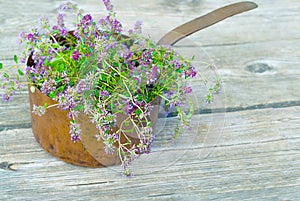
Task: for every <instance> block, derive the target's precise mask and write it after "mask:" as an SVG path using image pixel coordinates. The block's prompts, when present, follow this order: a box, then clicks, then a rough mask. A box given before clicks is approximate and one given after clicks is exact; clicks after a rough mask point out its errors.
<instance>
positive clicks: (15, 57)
mask: <svg viewBox="0 0 300 201" xmlns="http://www.w3.org/2000/svg"><path fill="white" fill-rule="evenodd" d="M14 61H15V63H16V64H18V63H19V62H18V57H17V55H14Z"/></svg>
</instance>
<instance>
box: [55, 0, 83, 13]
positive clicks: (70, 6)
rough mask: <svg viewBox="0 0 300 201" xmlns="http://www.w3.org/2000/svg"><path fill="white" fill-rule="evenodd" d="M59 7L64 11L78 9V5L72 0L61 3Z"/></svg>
mask: <svg viewBox="0 0 300 201" xmlns="http://www.w3.org/2000/svg"><path fill="white" fill-rule="evenodd" d="M59 9H60V10H62V11H65V10H70V11H76V10H78V5H77V4H76V3H74V2H72V1H68V2H65V3H63V4H61V5H60V6H59Z"/></svg>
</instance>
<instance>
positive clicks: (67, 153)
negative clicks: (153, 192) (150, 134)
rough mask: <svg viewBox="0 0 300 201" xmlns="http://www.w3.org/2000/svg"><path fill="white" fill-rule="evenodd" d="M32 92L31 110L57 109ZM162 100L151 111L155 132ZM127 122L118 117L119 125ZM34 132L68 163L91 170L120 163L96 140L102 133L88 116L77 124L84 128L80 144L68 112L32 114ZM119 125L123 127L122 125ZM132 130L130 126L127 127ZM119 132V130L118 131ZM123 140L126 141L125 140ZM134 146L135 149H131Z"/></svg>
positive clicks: (52, 102)
mask: <svg viewBox="0 0 300 201" xmlns="http://www.w3.org/2000/svg"><path fill="white" fill-rule="evenodd" d="M28 91H29V99H30V108H31V111H32V109H33V105H37V106H40V105H44V103H47V105H53V104H56V103H57V102H56V101H53V100H52V99H50V98H49V97H47V96H46V95H44V94H42V93H41V92H40V91H39V90H38V89H35V91H34V93H33V92H32V91H31V90H28ZM159 102H160V100H159V99H156V100H155V101H153V104H154V106H155V107H154V108H153V110H152V111H151V114H150V117H149V118H150V119H151V121H152V126H153V129H154V128H155V123H156V120H157V116H158V103H159ZM124 118H126V117H125V116H124V115H119V116H117V122H118V121H122V120H123V119H124ZM31 121H32V131H33V134H34V136H35V139H36V140H37V142H38V143H39V144H40V145H41V146H42V147H43V148H44V149H45V150H46V151H47V152H49V153H50V154H51V155H53V156H55V157H56V158H59V159H61V160H63V161H65V162H68V163H71V164H75V165H79V166H87V167H105V166H110V165H115V164H119V163H120V158H119V156H118V155H117V154H116V153H115V154H106V153H105V149H104V143H103V141H101V140H100V141H98V140H97V139H96V138H95V137H94V136H95V134H97V133H98V131H97V129H96V127H95V125H94V124H93V123H91V122H90V120H89V118H88V117H87V116H86V115H85V114H83V113H82V114H80V115H79V118H78V119H77V121H78V122H79V123H80V124H81V129H82V135H81V140H80V141H79V142H76V143H74V142H73V141H71V138H70V134H69V125H70V119H69V118H68V117H67V111H64V110H60V109H58V108H57V107H51V108H49V109H48V110H47V112H46V113H45V114H44V115H43V116H37V115H35V114H33V113H32V114H31ZM117 125H120V123H119V124H118V123H117ZM127 126H128V125H127ZM116 129H117V128H116ZM127 137H129V138H130V140H131V141H132V143H134V144H137V143H139V139H138V137H137V135H136V133H130V134H129V135H128V136H127ZM121 140H122V141H123V140H125V137H124V136H123V137H122V136H121ZM131 146H132V145H131Z"/></svg>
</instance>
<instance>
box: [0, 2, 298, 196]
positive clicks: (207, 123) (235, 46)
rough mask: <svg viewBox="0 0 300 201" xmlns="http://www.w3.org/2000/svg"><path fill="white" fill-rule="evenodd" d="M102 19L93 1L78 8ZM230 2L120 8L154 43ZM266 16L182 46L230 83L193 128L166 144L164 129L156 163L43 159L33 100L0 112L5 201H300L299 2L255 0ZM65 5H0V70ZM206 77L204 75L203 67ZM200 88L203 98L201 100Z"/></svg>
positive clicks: (249, 16) (0, 189)
mask: <svg viewBox="0 0 300 201" xmlns="http://www.w3.org/2000/svg"><path fill="white" fill-rule="evenodd" d="M77 2H78V3H80V5H82V7H83V8H84V9H85V10H86V11H88V12H91V13H93V14H96V15H97V16H101V12H102V13H103V10H104V9H103V6H102V5H101V3H99V2H100V1H98V0H91V1H88V2H87V1H83V0H80V1H77ZM234 2H236V1H232V0H220V1H208V0H173V1H169V0H151V1H145V0H140V1H134V0H126V1H125V0H119V1H114V4H115V9H116V11H117V12H118V16H119V18H121V19H122V21H123V22H124V25H125V26H126V27H132V24H133V23H134V21H135V20H137V19H140V20H142V21H143V23H144V30H145V33H146V34H149V35H151V36H152V37H153V38H154V39H155V40H158V39H159V38H160V37H161V36H163V35H164V33H166V32H167V31H168V30H170V29H172V28H174V27H176V26H177V25H179V24H182V23H184V22H186V21H188V20H191V19H193V18H195V17H198V16H200V15H202V14H205V13H207V12H209V11H211V10H213V9H216V8H218V7H221V6H224V5H226V4H229V3H234ZM256 3H257V4H258V5H259V8H258V9H256V10H253V11H251V12H248V13H245V14H241V15H238V16H235V17H233V18H231V19H227V20H225V21H223V22H220V23H218V24H217V25H214V26H213V27H210V28H207V29H206V30H202V31H200V32H198V33H195V34H194V35H191V36H190V37H189V38H187V39H185V40H183V41H181V42H179V43H178V44H176V48H177V49H178V51H181V52H183V53H184V54H185V55H192V54H196V63H197V62H198V63H200V61H205V62H214V64H215V65H216V67H217V69H218V71H217V72H218V74H219V75H221V76H222V78H223V80H224V92H223V93H222V94H221V95H220V96H219V98H218V100H217V101H216V103H215V104H214V105H212V106H209V107H208V108H207V109H206V110H202V111H201V113H200V114H197V115H195V116H194V118H193V124H194V129H193V130H189V131H186V132H185V133H184V134H183V136H182V137H181V138H180V139H179V140H178V141H177V142H175V143H174V144H170V143H167V142H166V136H164V135H163V133H167V132H168V131H170V130H172V128H173V126H172V125H173V120H172V119H161V121H160V122H162V123H161V127H162V128H163V130H162V131H161V135H160V136H159V137H158V141H157V142H156V144H155V146H154V149H153V153H152V154H150V155H147V156H143V157H141V158H140V159H139V160H137V161H136V162H135V163H134V164H133V170H134V173H135V175H134V176H133V177H132V178H124V177H122V176H120V167H118V166H116V167H109V168H99V169H91V168H82V167H77V166H73V165H69V164H66V163H64V162H62V161H59V160H57V159H55V158H53V157H51V156H50V155H48V154H47V153H46V152H45V151H44V150H43V149H42V148H40V147H39V145H38V144H37V143H36V141H35V140H34V137H33V134H32V131H31V123H30V116H29V115H30V111H29V101H28V94H27V93H26V92H24V93H21V94H18V95H17V96H16V97H15V98H14V100H13V101H12V102H10V103H5V104H3V103H1V104H0V137H1V140H0V200H45V199H46V200H280V201H283V200H285V201H287V200H300V149H299V147H300V95H299V87H300V70H299V68H300V49H299V47H300V34H299V33H300V26H299V21H300V12H299V11H300V1H297V0H286V1H283V0H274V1H263V0H256ZM58 5H59V1H53V0H41V1H38V2H37V1H33V0H28V1H21V0H13V1H4V0H0V25H1V26H0V61H1V62H3V63H4V64H5V65H8V66H9V65H12V64H13V60H12V55H14V54H17V53H18V51H19V50H20V47H19V46H18V45H17V44H16V43H15V41H16V37H17V35H18V33H19V32H20V31H22V30H28V29H29V28H31V24H32V23H34V22H35V21H36V20H37V19H38V18H39V16H44V15H46V16H49V18H50V20H51V21H54V20H55V12H56V8H57V7H58ZM200 67H202V65H200ZM197 83H198V82H195V83H194V84H195V91H196V96H197V97H198V96H199V97H200V96H201V91H200V90H198V88H197Z"/></svg>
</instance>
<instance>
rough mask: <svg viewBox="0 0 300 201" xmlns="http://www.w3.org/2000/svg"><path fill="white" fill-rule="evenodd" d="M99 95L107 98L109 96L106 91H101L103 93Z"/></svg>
mask: <svg viewBox="0 0 300 201" xmlns="http://www.w3.org/2000/svg"><path fill="white" fill-rule="evenodd" d="M100 95H101V96H102V97H108V96H109V93H108V91H106V90H103V91H101V92H100Z"/></svg>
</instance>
